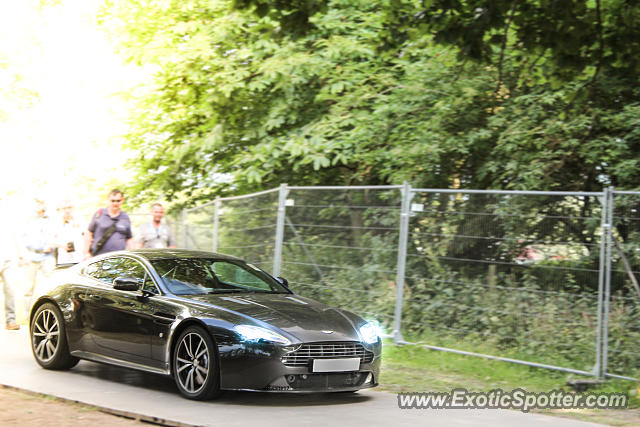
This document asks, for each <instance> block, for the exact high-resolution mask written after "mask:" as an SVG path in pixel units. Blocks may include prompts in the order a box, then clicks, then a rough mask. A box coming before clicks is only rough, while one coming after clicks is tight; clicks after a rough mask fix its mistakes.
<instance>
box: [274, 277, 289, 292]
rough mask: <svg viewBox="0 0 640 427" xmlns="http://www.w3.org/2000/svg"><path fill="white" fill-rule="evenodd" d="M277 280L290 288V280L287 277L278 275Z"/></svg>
mask: <svg viewBox="0 0 640 427" xmlns="http://www.w3.org/2000/svg"><path fill="white" fill-rule="evenodd" d="M276 280H277V281H278V282H280V284H281V285H282V286H284V287H285V288H287V289H289V281H288V280H287V279H285V278H284V277H276Z"/></svg>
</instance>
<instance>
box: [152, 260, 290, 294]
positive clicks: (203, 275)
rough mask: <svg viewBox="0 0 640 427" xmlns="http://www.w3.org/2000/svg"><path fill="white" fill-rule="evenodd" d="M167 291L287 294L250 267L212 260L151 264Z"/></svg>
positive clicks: (262, 272)
mask: <svg viewBox="0 0 640 427" xmlns="http://www.w3.org/2000/svg"><path fill="white" fill-rule="evenodd" d="M151 264H152V265H153V267H154V268H155V269H156V271H157V272H158V274H159V275H160V276H161V277H162V279H163V281H164V283H165V285H166V286H167V288H168V289H169V291H170V292H171V293H173V294H175V295H202V294H224V293H238V292H261V293H288V291H287V289H286V288H285V287H284V286H282V285H281V284H280V283H278V281H276V280H274V279H273V278H272V277H271V276H270V275H268V274H267V273H265V272H264V271H262V270H260V269H259V268H258V267H256V266H254V265H252V264H246V263H244V262H242V261H229V260H220V259H213V258H165V259H155V260H151Z"/></svg>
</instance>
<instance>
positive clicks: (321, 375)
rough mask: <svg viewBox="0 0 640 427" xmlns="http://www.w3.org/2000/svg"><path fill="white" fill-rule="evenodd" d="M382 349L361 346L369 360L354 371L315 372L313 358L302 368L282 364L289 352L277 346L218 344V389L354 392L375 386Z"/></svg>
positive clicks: (379, 347)
mask: <svg viewBox="0 0 640 427" xmlns="http://www.w3.org/2000/svg"><path fill="white" fill-rule="evenodd" d="M358 344H360V343H358ZM381 346H382V345H381V343H380V342H378V343H377V344H374V345H364V347H365V349H366V351H367V352H368V356H369V357H368V358H362V359H361V360H362V361H361V362H360V363H359V367H358V369H357V370H351V371H346V372H314V371H313V359H309V361H308V362H305V363H304V365H302V366H287V365H285V363H284V362H283V358H286V356H287V354H288V351H287V349H286V348H285V347H282V346H279V345H274V344H270V343H262V342H260V343H256V342H234V343H220V342H219V343H218V355H219V362H220V388H222V389H225V390H252V391H268V392H294V393H295V392H332V391H336V392H338V391H354V390H360V389H364V388H371V387H375V386H377V385H378V376H379V373H380V360H381V359H380V354H381ZM369 353H371V354H369ZM336 357H337V358H339V357H338V356H336ZM327 358H330V356H327Z"/></svg>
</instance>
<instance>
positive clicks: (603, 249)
mask: <svg viewBox="0 0 640 427" xmlns="http://www.w3.org/2000/svg"><path fill="white" fill-rule="evenodd" d="M601 204H602V214H601V219H600V229H601V230H602V231H601V236H600V265H599V268H598V323H597V326H596V328H597V329H596V363H595V366H594V367H593V375H594V376H597V377H598V378H600V379H604V372H603V371H602V332H603V331H602V317H603V313H602V308H603V304H604V282H605V274H606V273H605V270H606V261H605V258H606V257H607V231H606V230H607V227H608V224H609V222H608V221H607V217H608V215H609V192H608V191H607V189H606V188H605V189H604V190H603V191H602V201H601Z"/></svg>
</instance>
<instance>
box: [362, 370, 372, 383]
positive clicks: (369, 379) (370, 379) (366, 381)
mask: <svg viewBox="0 0 640 427" xmlns="http://www.w3.org/2000/svg"><path fill="white" fill-rule="evenodd" d="M364 383H365V384H372V383H373V374H372V373H371V372H369V375H367V379H366V380H364Z"/></svg>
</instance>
